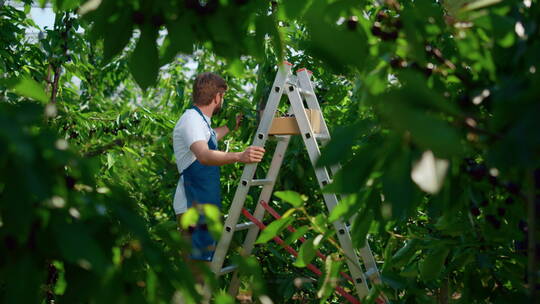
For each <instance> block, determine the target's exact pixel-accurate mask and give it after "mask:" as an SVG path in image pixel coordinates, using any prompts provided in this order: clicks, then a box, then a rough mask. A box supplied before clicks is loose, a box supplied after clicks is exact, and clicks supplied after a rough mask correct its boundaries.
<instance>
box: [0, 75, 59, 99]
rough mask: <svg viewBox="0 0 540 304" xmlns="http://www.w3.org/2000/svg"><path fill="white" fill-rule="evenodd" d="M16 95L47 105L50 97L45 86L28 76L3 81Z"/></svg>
mask: <svg viewBox="0 0 540 304" xmlns="http://www.w3.org/2000/svg"><path fill="white" fill-rule="evenodd" d="M2 82H3V83H4V85H6V86H7V87H8V89H9V90H11V91H13V92H14V93H15V94H17V95H20V96H24V97H28V98H31V99H34V100H37V101H41V102H43V103H46V102H48V101H49V97H47V94H46V93H45V89H43V86H42V85H41V84H39V83H38V82H36V81H35V80H33V79H32V78H30V77H28V76H22V77H20V78H18V79H9V80H3V81H2Z"/></svg>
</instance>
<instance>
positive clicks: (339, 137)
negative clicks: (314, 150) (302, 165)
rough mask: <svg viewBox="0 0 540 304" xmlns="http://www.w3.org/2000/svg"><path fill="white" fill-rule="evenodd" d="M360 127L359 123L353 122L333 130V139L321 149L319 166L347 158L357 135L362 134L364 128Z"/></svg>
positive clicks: (332, 163)
mask: <svg viewBox="0 0 540 304" xmlns="http://www.w3.org/2000/svg"><path fill="white" fill-rule="evenodd" d="M360 128H361V126H360V125H359V124H353V125H350V126H346V127H343V128H341V129H339V130H337V131H336V132H333V134H332V139H331V140H330V142H329V143H328V144H326V145H325V146H324V148H323V149H322V151H321V157H320V158H319V159H318V160H317V166H320V167H323V166H329V165H334V164H337V163H338V162H340V161H341V160H342V159H343V158H345V157H346V156H347V154H349V153H350V152H351V148H352V146H353V145H354V144H355V139H356V137H357V136H358V134H361V132H362V130H360Z"/></svg>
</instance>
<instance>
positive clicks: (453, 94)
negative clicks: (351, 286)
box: [0, 0, 540, 303]
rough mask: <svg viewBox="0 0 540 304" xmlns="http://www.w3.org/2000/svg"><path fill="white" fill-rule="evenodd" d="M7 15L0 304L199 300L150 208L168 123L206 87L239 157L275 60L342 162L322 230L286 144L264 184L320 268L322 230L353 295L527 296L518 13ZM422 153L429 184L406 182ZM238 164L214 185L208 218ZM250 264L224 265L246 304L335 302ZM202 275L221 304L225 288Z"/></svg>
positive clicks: (401, 7)
mask: <svg viewBox="0 0 540 304" xmlns="http://www.w3.org/2000/svg"><path fill="white" fill-rule="evenodd" d="M22 2H23V3H25V4H26V7H24V8H19V9H17V8H15V7H14V6H12V5H10V4H7V5H4V3H2V4H3V5H2V6H1V7H0V40H1V47H0V53H1V61H0V72H1V74H2V79H1V82H0V96H2V100H1V102H0V109H1V110H0V124H1V126H2V128H1V129H0V143H1V145H0V167H1V171H0V202H1V204H0V239H2V242H3V246H0V253H1V254H0V257H1V258H0V273H1V275H0V296H1V297H2V302H6V303H12V302H21V303H26V302H29V303H36V302H52V301H53V300H54V301H55V302H65V303H74V302H98V303H107V302H128V301H129V302H141V303H164V302H171V301H173V302H175V303H184V302H188V303H190V302H197V301H199V297H200V295H199V292H198V291H197V290H196V288H195V284H194V280H193V277H192V275H191V273H190V272H189V270H188V268H187V267H186V265H184V263H183V261H182V260H181V258H180V254H179V251H182V250H186V244H183V243H182V242H181V240H180V238H179V236H178V234H177V232H176V230H175V229H176V228H175V227H176V223H175V220H174V214H173V211H172V208H171V207H172V203H171V202H172V195H173V191H174V189H175V187H176V182H177V178H178V173H177V171H176V167H175V164H174V160H173V153H172V146H171V142H172V141H171V136H170V135H171V132H172V128H173V127H174V124H175V122H176V120H177V119H178V117H179V116H180V115H181V113H182V112H183V110H184V109H185V108H187V107H189V106H190V90H191V88H190V86H191V81H192V79H193V76H194V75H195V74H196V73H198V72H201V71H208V70H212V71H216V72H218V73H220V74H221V75H223V76H224V77H225V78H226V79H227V81H228V83H229V85H230V88H231V89H230V90H229V91H228V93H227V96H226V108H225V111H224V112H223V113H221V114H220V116H218V117H217V118H216V119H214V120H213V123H214V124H215V125H222V124H226V123H229V124H230V122H231V121H232V118H234V116H235V114H236V113H239V112H242V113H244V114H245V117H246V119H245V123H244V126H243V127H242V129H241V130H239V131H237V132H235V133H234V134H232V135H230V136H229V137H228V139H227V141H226V142H223V143H220V145H222V147H226V146H228V148H229V149H230V150H234V151H239V150H241V149H243V148H245V147H246V146H247V145H249V144H250V142H251V138H252V136H253V133H254V129H255V128H256V126H257V121H258V120H257V119H258V111H257V110H258V109H260V108H261V107H262V103H264V100H265V97H266V95H267V93H268V88H269V86H270V85H271V82H272V80H273V77H274V75H275V66H276V63H277V62H280V61H281V60H282V59H284V58H285V59H287V60H288V61H290V62H292V63H293V64H294V65H295V66H297V67H308V68H309V69H311V70H313V72H314V79H315V81H316V92H317V94H318V99H319V101H320V102H321V106H322V109H323V112H324V115H325V118H326V120H327V121H328V122H329V126H330V128H331V132H332V133H333V135H334V139H333V141H332V142H331V143H330V144H329V145H328V148H326V149H325V150H324V154H323V157H322V158H321V160H320V165H330V164H334V163H337V162H341V163H342V164H343V170H342V171H341V173H340V174H338V175H337V176H335V177H334V183H333V184H331V185H329V186H328V187H327V188H326V189H325V191H331V192H336V193H339V194H348V197H347V199H346V200H345V201H344V204H342V206H343V207H342V208H338V209H337V210H336V211H335V212H333V213H332V214H331V215H329V216H328V215H325V213H324V212H322V211H323V210H325V207H324V204H323V203H322V199H321V195H320V194H319V193H318V191H316V188H317V186H316V185H317V183H316V181H315V180H314V175H313V171H312V169H311V166H310V164H309V160H308V159H307V158H306V154H305V152H304V148H303V144H302V142H301V141H300V140H299V139H294V140H293V141H292V143H291V147H290V149H289V151H288V155H287V161H286V163H285V164H284V167H283V168H282V171H281V174H280V175H281V178H280V180H279V181H278V183H277V185H276V189H283V190H294V191H296V192H299V193H302V194H304V195H305V197H304V198H303V199H302V200H303V201H304V203H302V204H298V203H295V202H296V200H294V199H292V198H291V197H296V196H295V195H294V194H291V193H288V195H285V196H283V197H282V198H283V199H280V198H277V197H276V198H275V200H276V201H275V206H276V208H277V209H278V210H279V211H280V212H283V213H284V212H285V211H286V210H291V209H292V211H291V212H290V213H289V214H291V215H290V219H288V220H287V221H294V222H295V223H294V225H297V226H303V225H305V227H306V229H307V237H308V239H309V240H310V242H311V243H310V244H312V245H313V244H314V243H313V240H314V239H315V237H316V236H317V235H319V234H321V235H323V238H324V239H325V241H324V242H322V243H321V244H320V245H317V246H315V247H319V249H320V250H322V251H324V252H326V253H332V252H339V249H338V248H335V247H334V246H333V245H332V244H331V243H328V242H326V240H327V239H329V238H331V237H332V234H333V232H332V229H329V227H330V226H329V224H328V223H329V222H331V220H332V219H335V218H338V217H343V218H344V219H345V220H349V221H350V222H351V234H352V236H353V241H354V242H355V244H356V245H357V246H361V245H362V243H363V240H364V239H365V237H366V235H367V234H369V239H370V242H371V247H372V249H373V251H374V252H375V254H376V258H377V260H378V261H381V265H380V269H381V271H382V275H383V280H384V283H385V284H384V285H383V286H381V287H380V288H377V289H376V290H374V295H373V297H371V298H370V299H371V300H373V298H374V297H375V293H377V292H384V294H385V295H386V296H387V297H389V299H390V300H391V301H392V302H395V303H409V302H410V303H418V302H421V303H431V302H433V303H449V302H452V303H454V302H455V303H499V302H500V303H506V302H509V301H519V302H527V301H528V302H534V301H537V297H536V294H535V287H536V284H537V283H538V270H537V258H538V252H539V251H538V249H537V246H538V245H537V244H538V242H537V230H538V229H537V225H536V219H537V213H536V211H535V210H536V209H537V205H538V203H539V196H538V195H539V193H538V191H539V189H540V172H539V170H538V168H539V167H540V164H539V153H540V137H539V136H538V130H539V129H540V126H539V120H538V117H540V115H539V114H540V103H539V102H538V96H540V94H539V93H540V92H538V90H539V87H540V86H539V85H538V84H539V81H538V80H539V79H538V73H537V71H536V68H537V66H538V56H537V55H536V54H538V52H539V51H540V50H539V49H540V45H539V40H538V35H539V34H538V20H540V18H539V17H540V16H539V12H540V10H539V9H538V4H537V1H504V2H499V1H488V0H483V1H471V2H469V1H451V2H450V1H448V2H447V1H403V2H399V3H398V2H396V1H390V0H388V1H359V2H355V1H347V0H343V1H330V0H312V1H271V2H267V1H242V0H237V1H213V0H211V1H205V2H199V1H192V0H185V1H168V0H162V1H135V0H133V1H127V0H126V1H102V2H101V3H100V5H99V7H97V9H92V6H91V4H92V3H96V2H94V1H89V2H88V3H84V2H83V1H77V0H71V1H52V4H53V6H54V9H55V12H56V20H55V25H54V27H53V28H52V29H47V30H46V31H45V32H44V33H43V35H41V36H40V37H39V38H38V41H33V40H31V39H27V38H26V37H25V30H26V29H28V28H33V27H35V24H34V23H33V21H32V20H31V19H30V18H29V17H28V9H29V6H30V5H31V1H22ZM98 2H99V1H98ZM41 3H42V4H45V1H43V2H41ZM239 16H242V18H240V17H239ZM280 110H281V111H282V112H285V111H286V108H282V109H280ZM269 145H270V149H269V150H270V151H271V150H272V143H269ZM426 151H432V153H433V155H434V157H435V158H437V159H440V160H445V161H446V164H448V169H447V170H446V172H445V173H444V174H442V175H441V176H440V177H438V178H434V177H432V178H430V179H428V181H427V182H425V181H424V182H422V181H420V182H419V181H418V180H416V181H415V180H413V179H412V178H411V172H415V168H417V165H416V164H417V162H418V161H419V160H424V161H426V162H428V163H429V157H428V156H427V155H429V154H426V153H425V152H426ZM445 161H442V162H437V163H436V164H438V165H436V166H437V168H440V167H441V166H443V165H440V164H442V163H445ZM431 164H435V163H434V162H431ZM267 166H268V162H265V163H263V164H262V165H261V167H263V168H265V167H267ZM443 167H444V166H443ZM241 169H242V166H240V165H230V166H227V167H224V168H223V171H222V186H223V189H224V194H225V197H224V207H225V209H226V208H227V207H228V205H229V204H230V200H231V199H232V196H233V194H234V191H235V188H236V184H237V182H238V178H239V176H240V175H241ZM418 170H420V169H418ZM428 171H429V170H428ZM442 171H444V170H442ZM423 172H424V174H425V173H426V172H427V171H423ZM429 172H431V171H429ZM258 174H263V170H260V172H259V173H258ZM251 194H252V195H251V198H252V197H254V196H255V195H256V194H257V193H256V192H254V193H251ZM291 203H292V205H291ZM248 205H249V206H250V207H253V199H251V200H250V201H249V203H248ZM278 232H279V231H273V233H278ZM236 241H237V243H239V242H240V238H238V239H237V240H236ZM291 242H292V241H291ZM308 243H309V242H308ZM298 245H299V244H298ZM302 248H304V250H306V251H309V248H308V246H302ZM255 256H256V257H257V258H251V259H247V260H246V261H245V263H242V265H241V266H242V267H241V269H242V273H244V274H245V276H244V285H243V290H244V292H246V293H252V294H253V298H254V299H255V298H260V299H264V298H265V297H268V296H269V297H271V298H272V300H273V301H274V302H276V303H281V302H298V303H303V302H306V301H307V302H339V301H340V300H341V299H340V298H338V297H337V296H334V295H332V294H331V293H330V292H329V291H331V290H332V287H333V286H334V284H336V281H335V280H321V281H320V282H317V281H316V280H314V279H313V278H312V277H311V274H310V273H308V272H305V268H303V267H295V266H293V265H292V262H293V261H292V260H291V259H290V258H289V257H288V256H287V255H284V254H283V252H282V251H281V250H280V249H279V247H278V246H276V245H273V244H271V243H268V244H267V245H265V246H259V247H257V249H256V254H255ZM231 259H234V258H233V257H231ZM301 259H302V261H301V262H304V263H305V262H309V261H311V258H310V255H309V254H308V255H306V256H304V257H302V258H301ZM382 261H384V263H382ZM313 262H314V263H316V264H318V265H319V266H321V268H324V269H325V271H326V272H329V273H331V272H332V271H331V270H332V269H333V268H332V267H334V268H335V267H336V265H338V266H339V265H340V263H339V258H338V256H337V255H333V256H332V260H331V261H330V262H329V263H324V262H322V261H313ZM296 264H297V265H301V264H302V263H299V262H297V263H296ZM206 278H207V279H208V280H210V281H212V282H213V288H214V290H215V291H216V294H217V296H216V298H215V301H216V302H218V303H230V302H232V301H233V299H232V298H230V297H229V296H227V295H226V294H225V293H224V292H223V291H224V290H226V282H227V281H228V280H229V279H230V278H229V277H225V278H223V279H220V280H214V279H213V277H212V275H210V274H209V273H207V274H206ZM295 279H296V280H295ZM21 282H25V283H24V284H21ZM295 282H296V283H297V284H296V285H295ZM346 287H347V286H346ZM368 300H369V299H368Z"/></svg>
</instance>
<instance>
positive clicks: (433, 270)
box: [420, 247, 450, 282]
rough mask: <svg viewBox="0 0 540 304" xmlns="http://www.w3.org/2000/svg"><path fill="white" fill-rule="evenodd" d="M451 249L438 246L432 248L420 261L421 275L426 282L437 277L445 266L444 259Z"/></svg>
mask: <svg viewBox="0 0 540 304" xmlns="http://www.w3.org/2000/svg"><path fill="white" fill-rule="evenodd" d="M449 252H450V249H448V248H446V247H438V248H435V249H431V250H430V251H429V252H428V254H427V256H426V257H425V258H424V260H423V261H422V262H421V263H420V275H421V276H422V279H423V280H424V281H426V282H429V281H432V280H435V279H437V277H438V276H439V274H440V273H441V271H442V269H443V267H444V261H445V260H446V257H447V256H448V253H449Z"/></svg>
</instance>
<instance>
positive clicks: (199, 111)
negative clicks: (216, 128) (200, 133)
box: [191, 105, 212, 130]
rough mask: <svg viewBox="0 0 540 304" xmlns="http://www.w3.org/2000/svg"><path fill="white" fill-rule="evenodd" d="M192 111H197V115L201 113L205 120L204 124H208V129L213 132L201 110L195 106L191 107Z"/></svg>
mask: <svg viewBox="0 0 540 304" xmlns="http://www.w3.org/2000/svg"><path fill="white" fill-rule="evenodd" d="M191 108H192V109H195V111H197V113H199V115H201V117H202V118H203V119H204V122H205V123H206V125H207V126H208V128H209V129H210V130H212V128H211V127H210V124H209V123H208V121H207V120H206V117H204V114H203V113H202V111H201V109H199V107H197V106H196V105H193V106H192V107H191Z"/></svg>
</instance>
